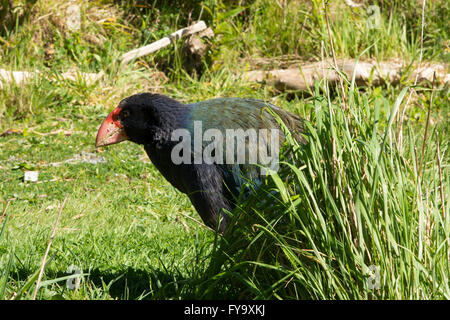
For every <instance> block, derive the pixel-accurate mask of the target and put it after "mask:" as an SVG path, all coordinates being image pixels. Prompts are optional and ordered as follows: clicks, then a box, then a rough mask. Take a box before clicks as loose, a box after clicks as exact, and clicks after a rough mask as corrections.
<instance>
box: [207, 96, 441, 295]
mask: <svg viewBox="0 0 450 320" xmlns="http://www.w3.org/2000/svg"><path fill="white" fill-rule="evenodd" d="M406 91H407V89H406V88H405V89H404V90H402V91H401V92H400V93H399V94H398V97H397V98H396V101H395V103H393V104H390V103H389V102H388V100H387V99H386V98H384V97H382V96H377V97H374V96H368V94H367V93H360V92H358V91H356V90H354V91H351V92H350V94H349V101H348V102H349V109H348V111H345V110H343V108H342V107H341V105H339V104H338V103H337V102H335V101H339V100H333V101H334V102H331V100H330V99H329V98H325V97H324V96H321V95H319V91H318V90H317V91H316V96H315V98H314V100H313V103H312V106H311V107H312V108H311V113H310V119H309V120H310V121H309V122H307V123H306V124H305V139H306V140H307V143H306V144H305V145H303V144H300V145H299V144H298V143H297V142H295V141H293V140H292V139H291V138H289V135H288V139H287V148H289V151H290V154H291V156H290V157H289V158H288V160H286V161H285V163H284V165H283V167H282V169H281V170H279V172H278V173H274V174H273V175H271V176H269V177H268V178H267V179H266V181H265V183H264V185H263V187H261V188H260V189H259V190H258V191H257V193H256V194H255V196H254V197H251V198H250V199H249V200H247V201H246V203H244V204H243V205H242V207H241V208H240V210H237V211H238V212H237V214H235V216H239V218H238V219H239V223H237V224H236V225H235V227H234V230H232V232H230V234H229V235H228V236H225V237H223V238H218V239H217V245H216V246H215V251H214V252H213V258H212V260H211V264H210V266H209V271H208V273H207V277H208V280H206V281H205V282H204V284H203V285H204V287H202V290H203V291H202V296H203V297H217V295H218V294H220V293H219V292H222V291H223V292H227V293H228V295H227V296H230V295H229V294H230V292H234V295H235V296H236V297H240V298H256V299H274V298H276V299H449V298H450V288H449V273H448V270H449V254H450V248H449V245H450V243H449V242H450V229H449V212H448V206H445V205H444V203H443V201H445V197H446V196H445V190H448V172H447V170H446V167H445V165H444V164H443V163H441V164H439V162H438V161H437V150H436V146H437V144H436V132H433V133H432V134H429V137H430V138H429V141H427V142H426V148H425V152H424V155H423V171H422V174H421V175H420V173H419V172H420V169H419V168H420V162H421V160H422V155H421V152H420V150H421V149H422V144H423V142H424V141H423V132H422V131H420V130H419V131H417V130H416V131H414V130H413V129H412V128H411V127H408V130H404V132H406V133H405V137H404V139H405V140H407V141H408V142H409V143H407V144H404V146H403V147H402V148H401V149H400V148H399V146H398V145H397V144H396V141H395V140H394V139H395V137H396V128H395V122H394V119H395V117H396V115H397V111H398V110H399V106H400V105H401V104H402V103H404V100H406V99H404V97H405V94H406ZM439 138H440V139H441V141H440V146H439V148H440V156H439V157H440V159H441V160H442V154H444V153H445V151H446V148H447V143H448V141H447V140H444V138H443V137H442V136H441V137H439ZM417 150H419V151H417ZM443 166H444V167H443ZM439 172H440V173H441V176H440V174H439ZM441 188H443V193H441V190H442V189H441ZM442 195H444V196H442Z"/></svg>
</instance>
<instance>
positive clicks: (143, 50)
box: [120, 21, 207, 64]
mask: <svg viewBox="0 0 450 320" xmlns="http://www.w3.org/2000/svg"><path fill="white" fill-rule="evenodd" d="M206 29H207V27H206V24H205V22H204V21H199V22H197V23H195V24H193V25H191V26H189V27H186V28H183V29H180V30H177V31H175V32H174V33H172V34H170V35H169V36H167V37H164V38H162V39H159V40H158V41H155V42H152V43H150V44H148V45H146V46H144V47H140V48H137V49H134V50H131V51H129V52H127V53H125V54H123V55H122V57H121V58H120V61H121V63H122V64H126V63H128V62H130V61H132V60H134V59H137V58H139V57H142V56H145V55H147V54H150V53H152V52H155V51H158V50H160V49H162V48H165V47H167V46H168V45H170V44H171V43H172V42H175V41H177V40H178V39H180V38H181V37H184V36H188V35H191V34H194V33H198V32H201V31H203V30H206Z"/></svg>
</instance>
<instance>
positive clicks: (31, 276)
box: [0, 0, 450, 299]
mask: <svg viewBox="0 0 450 320" xmlns="http://www.w3.org/2000/svg"><path fill="white" fill-rule="evenodd" d="M150 2H151V3H153V2H152V1H150ZM288 2H289V1H288ZM58 3H59V2H58V1H49V2H48V3H42V2H38V3H37V4H36V5H35V6H34V9H33V10H34V11H32V12H31V16H30V17H29V18H28V19H25V20H24V21H23V22H22V23H20V24H19V23H18V24H17V26H15V27H13V28H10V29H8V31H7V32H6V33H2V34H0V37H1V38H0V45H1V50H0V68H3V69H7V70H35V69H37V70H40V71H41V72H42V77H36V78H35V79H33V80H32V81H31V82H30V83H28V84H27V85H25V86H22V85H16V84H5V85H4V88H3V89H0V133H2V132H4V131H5V130H6V129H8V128H12V129H15V130H16V133H13V134H9V135H4V136H2V137H0V181H1V183H0V202H1V204H0V215H1V214H2V213H3V211H4V210H5V208H6V205H7V203H8V202H9V207H8V209H7V210H6V212H5V213H6V214H5V216H3V217H1V218H0V299H11V298H17V299H30V298H31V297H32V294H33V291H34V289H35V285H36V280H37V277H38V272H39V269H40V267H41V264H42V259H43V256H44V253H45V250H46V248H47V245H48V242H49V240H50V235H51V232H52V229H53V226H54V224H55V222H56V218H57V214H58V210H59V206H60V205H61V203H62V201H63V199H64V198H65V197H66V195H67V194H68V195H69V198H68V201H67V204H66V206H65V207H64V209H63V212H62V217H61V221H60V223H59V227H58V229H57V232H56V236H55V238H54V241H53V243H52V247H51V249H50V254H49V257H50V259H49V261H48V263H47V265H46V267H45V274H44V277H43V279H42V282H41V288H40V289H39V291H38V296H37V297H38V299H116V298H118V299H205V298H208V299H210V298H220V299H230V298H231V299H253V298H257V299H449V298H450V289H449V272H448V270H449V265H448V264H449V260H448V259H449V250H450V248H449V239H450V234H449V232H450V226H449V214H450V212H449V206H448V190H449V187H450V183H449V182H450V180H449V175H448V142H449V140H448V128H447V126H448V124H447V119H448V110H449V109H448V88H447V87H446V86H437V88H436V89H435V91H434V94H433V104H432V106H431V121H430V126H429V130H428V137H427V141H426V142H425V147H426V148H425V152H424V155H423V170H422V176H421V178H420V179H419V167H420V162H421V161H422V145H423V143H424V131H425V123H426V118H427V108H428V105H429V103H430V97H431V90H430V86H429V85H427V84H424V85H423V86H416V87H414V89H415V92H416V93H415V94H414V95H413V96H412V97H413V98H412V99H411V101H410V102H409V105H408V109H407V112H406V118H405V122H404V123H400V122H399V118H398V117H397V115H398V113H400V112H403V108H405V104H406V100H407V98H408V95H409V91H406V90H407V88H408V87H409V86H411V85H412V84H411V83H410V82H408V81H406V80H404V81H403V80H402V81H401V83H399V84H396V85H391V84H387V85H385V86H382V87H371V86H368V87H358V86H356V85H354V84H353V83H352V82H351V79H349V80H348V81H347V82H345V90H346V95H347V97H348V101H347V102H348V106H349V110H348V111H344V110H342V99H341V97H340V92H338V91H337V90H335V89H334V88H328V89H329V90H325V89H326V83H324V82H321V83H317V84H316V88H314V89H313V90H311V92H309V93H297V94H294V93H292V92H288V93H285V92H279V91H277V90H276V89H274V88H270V87H267V86H263V85H261V84H255V83H248V82H245V81H243V80H241V79H239V78H236V77H235V76H234V74H235V72H236V71H239V70H242V69H244V68H249V67H250V66H251V58H255V57H265V58H276V57H279V56H281V55H292V56H300V57H301V58H302V59H312V60H319V59H320V58H321V41H323V45H324V49H325V52H329V49H328V46H329V41H328V35H327V31H326V24H325V20H324V16H323V11H322V9H321V8H322V7H321V6H322V1H311V2H303V1H291V2H289V4H288V5H287V6H283V5H281V6H278V5H273V2H272V1H266V0H257V1H235V2H234V3H233V2H232V1H231V2H226V3H225V4H224V3H223V2H221V1H212V0H211V1H205V2H204V8H203V10H202V8H201V6H199V5H198V4H197V3H196V2H195V1H192V2H191V1H188V2H185V4H184V5H183V6H184V7H183V8H184V9H183V10H184V11H183V12H184V13H183V14H179V13H177V12H175V11H173V7H172V6H170V5H165V4H164V3H165V2H164V3H163V2H161V3H160V2H158V1H157V2H155V3H156V4H157V5H159V6H157V7H152V6H151V5H149V7H147V8H146V7H137V6H136V3H135V2H134V1H127V2H123V3H122V6H118V5H116V4H112V2H110V1H98V2H87V3H84V4H83V7H82V8H83V13H84V14H83V24H82V30H80V31H79V32H76V33H71V32H69V31H67V30H65V29H64V28H63V27H61V21H64V20H63V19H62V17H61V14H62V13H61V12H63V10H60V11H58V7H54V5H55V4H58ZM280 3H282V2H280ZM378 4H379V5H380V6H381V7H382V9H383V11H382V20H381V23H382V26H381V29H380V31H378V32H374V31H373V30H370V29H368V28H367V26H366V24H365V20H364V19H365V15H366V13H365V12H364V10H360V9H355V10H351V9H349V8H347V7H346V6H343V7H340V6H339V5H338V4H337V3H335V2H331V4H330V12H331V24H332V32H333V40H334V43H335V48H336V53H337V55H338V56H340V57H355V58H357V57H359V55H360V54H361V52H363V51H364V50H365V49H367V48H369V47H370V49H369V50H367V51H366V53H365V55H364V56H363V57H362V58H377V59H385V58H391V57H399V58H402V59H404V60H405V61H406V62H407V63H411V62H414V61H415V62H417V59H418V54H419V49H420V10H421V7H420V4H418V3H417V2H415V1H405V2H402V3H401V4H399V3H397V2H391V1H379V2H378ZM99 9H104V10H105V11H101V10H99ZM336 10H340V11H336ZM189 12H191V17H192V19H194V20H195V19H196V18H197V17H198V16H199V15H200V12H202V19H204V20H205V21H206V22H207V23H208V25H211V26H213V28H214V31H215V34H216V36H215V37H214V40H213V43H212V46H211V49H210V51H209V52H208V54H207V56H206V57H205V58H204V60H203V61H202V63H201V67H200V68H197V69H195V71H193V70H192V68H189V66H188V65H187V64H188V61H189V60H188V59H187V58H186V57H185V55H184V53H183V51H182V42H181V41H180V42H178V43H177V45H176V46H173V47H169V48H166V49H164V50H161V51H160V52H158V53H157V54H155V55H153V56H147V57H144V58H142V59H140V60H139V61H138V62H136V63H134V64H131V65H130V66H128V67H126V68H125V69H120V68H119V65H118V63H117V58H118V57H119V56H120V55H121V54H122V53H124V52H126V51H127V50H130V49H132V48H135V47H137V46H139V45H144V44H147V43H149V42H151V41H154V40H156V39H158V38H160V37H161V36H163V35H166V34H168V33H170V32H171V31H173V30H175V29H177V28H180V27H183V26H185V25H186V24H187V23H188V21H189ZM336 12H339V13H340V14H336ZM446 12H447V13H448V8H447V5H446V4H445V2H439V1H427V8H426V17H427V26H426V30H425V33H426V37H425V39H424V40H425V41H424V59H426V60H430V59H432V61H438V62H446V61H447V60H448V52H447V51H448V31H447V27H446V20H447V19H444V18H443V17H445V16H446ZM47 13H52V14H51V15H50V16H48V17H45V15H46V14H47ZM43 16H44V18H42V19H40V20H39V21H38V22H36V23H33V21H35V20H34V19H37V18H38V17H43ZM102 19H103V20H104V19H109V20H105V21H103V22H100V23H99V22H96V21H99V20H102ZM284 21H286V22H284ZM275 26H276V27H275ZM88 34H89V35H95V36H96V37H97V38H99V39H101V38H102V37H103V38H104V42H103V43H102V45H99V44H95V43H94V42H95V41H94V42H92V39H91V40H89V37H87V35H88ZM49 46H50V47H52V48H53V49H54V53H52V54H50V55H49V53H48V52H49V51H48V50H47V48H48V47H49ZM446 48H447V49H446ZM70 68H73V69H75V70H76V71H83V72H99V71H104V72H105V77H104V78H103V79H101V80H100V81H99V82H97V83H94V84H91V85H88V84H86V83H84V82H83V81H75V82H72V81H62V80H55V79H54V76H55V75H58V74H59V73H61V72H63V71H67V70H68V69H70ZM158 68H159V69H158ZM160 71H163V72H165V74H166V75H167V77H164V76H162V75H161V74H160V73H159V72H160ZM142 91H153V92H160V93H165V94H167V95H169V96H171V97H174V98H176V99H179V100H181V101H183V102H195V101H200V100H206V99H209V98H213V97H219V96H221V97H226V96H237V97H252V98H259V99H265V100H268V101H271V102H272V103H274V104H276V105H279V106H280V107H283V108H285V109H288V110H291V111H293V112H297V113H299V114H300V115H301V116H303V117H304V118H306V119H308V121H309V125H308V126H307V130H306V132H305V138H306V139H307V141H308V144H307V145H306V146H301V147H298V146H297V145H296V143H295V142H293V141H290V142H289V143H288V145H287V146H285V147H286V149H287V150H290V151H291V154H292V155H293V158H291V160H287V162H288V163H289V164H288V165H286V166H285V167H284V169H283V170H281V171H280V172H279V173H278V174H277V175H274V176H271V177H268V179H267V181H266V183H265V185H264V187H263V188H261V189H260V190H258V192H257V193H256V195H255V196H254V197H252V198H251V199H249V200H248V201H246V202H245V203H243V204H242V205H241V207H240V208H239V209H237V210H236V211H235V212H234V214H235V215H236V218H239V224H238V226H237V227H236V228H235V230H234V231H233V233H232V234H231V235H228V236H226V237H220V236H217V235H215V234H214V233H212V232H210V231H209V230H207V229H205V228H204V227H202V226H201V225H200V224H198V223H196V222H195V221H193V220H192V219H190V218H189V217H191V218H194V219H200V218H199V216H198V214H197V213H196V212H195V210H194V209H193V207H192V206H191V204H190V202H189V200H188V198H187V197H186V196H185V195H183V194H181V193H179V192H177V191H176V190H175V189H174V188H173V187H171V186H170V185H169V184H168V182H166V181H165V180H164V178H163V177H162V176H161V175H160V173H159V172H158V171H157V170H156V168H155V167H154V166H153V165H152V164H151V163H150V161H149V160H148V158H147V156H146V155H145V152H144V150H143V149H142V148H141V147H140V146H137V145H134V144H132V143H128V142H126V143H122V144H119V145H115V146H112V147H108V148H106V149H104V150H103V152H98V151H97V150H96V149H95V147H94V141H95V135H96V132H97V129H98V127H99V125H100V123H101V121H103V119H104V118H105V116H106V115H107V113H108V112H109V111H110V110H111V109H112V108H113V107H114V106H115V105H117V103H118V102H119V101H120V99H122V98H123V97H126V96H128V95H130V94H133V93H136V92H142ZM326 92H329V94H326ZM401 126H402V127H403V131H402V132H403V135H402V136H401V137H402V142H401V144H400V141H399V139H398V133H399V130H400V127H401ZM65 132H66V133H67V135H66V134H65ZM436 134H438V136H439V142H440V145H439V147H440V159H441V166H440V169H441V173H442V179H441V178H440V176H439V167H438V163H437V150H436V149H437V144H436ZM333 145H334V148H333ZM82 152H83V153H84V154H86V153H89V154H91V156H92V157H97V158H98V157H101V158H100V159H101V160H103V159H104V161H105V162H101V163H97V164H93V163H88V162H83V161H73V162H71V163H69V162H64V161H66V160H70V159H72V160H73V159H75V160H76V159H79V158H80V157H79V155H80V154H81V153H82ZM77 156H78V158H77ZM52 164H59V165H56V166H54V165H52ZM25 170H37V171H39V182H38V183H31V182H25V181H23V176H24V171H25ZM441 187H443V191H444V192H443V195H444V204H445V208H444V212H443V203H442V201H441V194H440V188H441ZM444 215H445V219H444ZM72 265H75V266H77V267H78V268H79V269H80V270H82V272H83V278H82V281H81V284H80V287H79V288H78V289H77V290H72V289H70V288H69V287H68V286H67V280H69V281H71V280H73V279H71V278H69V279H68V278H67V277H68V276H71V275H72V274H71V273H70V272H68V268H69V267H70V266H72ZM371 266H376V267H377V268H379V275H380V288H379V289H376V290H373V289H370V288H369V283H368V281H367V280H368V277H369V271H368V269H369V268H370V267H371Z"/></svg>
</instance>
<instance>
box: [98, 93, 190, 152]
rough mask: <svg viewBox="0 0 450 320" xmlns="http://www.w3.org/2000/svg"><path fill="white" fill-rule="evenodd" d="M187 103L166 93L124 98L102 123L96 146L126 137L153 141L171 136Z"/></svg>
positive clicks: (142, 141)
mask: <svg viewBox="0 0 450 320" xmlns="http://www.w3.org/2000/svg"><path fill="white" fill-rule="evenodd" d="M179 109H183V105H182V104H181V103H179V102H178V101H176V100H173V99H170V98H169V97H166V96H164V95H159V94H151V93H140V94H135V95H132V96H130V97H128V98H125V99H123V100H122V101H121V102H120V103H119V105H118V107H117V108H116V109H114V110H113V111H112V112H111V113H110V114H109V115H108V117H107V118H106V119H105V121H104V122H103V124H102V125H101V127H100V129H99V131H98V134H97V142H96V146H97V147H100V146H106V145H110V144H114V143H118V142H121V141H123V140H130V141H132V142H135V143H138V144H144V145H145V144H151V143H154V142H155V141H160V140H161V139H165V138H168V137H169V136H170V132H171V130H172V129H173V128H174V127H175V126H176V125H177V124H178V123H177V116H176V115H177V114H178V113H179V112H178V110H179Z"/></svg>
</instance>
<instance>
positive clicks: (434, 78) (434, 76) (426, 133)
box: [418, 74, 436, 179]
mask: <svg viewBox="0 0 450 320" xmlns="http://www.w3.org/2000/svg"><path fill="white" fill-rule="evenodd" d="M435 80H436V74H434V75H433V88H432V90H431V96H430V103H429V105H428V114H427V122H426V124H425V134H424V137H423V144H422V155H421V157H420V166H419V175H418V179H420V177H421V176H422V166H423V158H424V156H425V146H426V142H427V136H428V126H429V124H430V115H431V106H432V104H433V93H434V83H435Z"/></svg>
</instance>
